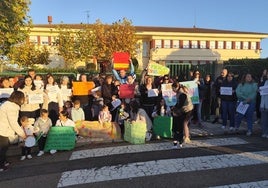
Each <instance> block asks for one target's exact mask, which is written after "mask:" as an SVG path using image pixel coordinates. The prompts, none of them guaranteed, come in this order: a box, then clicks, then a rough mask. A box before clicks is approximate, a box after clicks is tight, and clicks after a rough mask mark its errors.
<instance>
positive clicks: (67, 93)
mask: <svg viewBox="0 0 268 188" xmlns="http://www.w3.org/2000/svg"><path fill="white" fill-rule="evenodd" d="M61 93H62V95H64V96H68V97H70V96H71V95H72V89H66V88H61Z"/></svg>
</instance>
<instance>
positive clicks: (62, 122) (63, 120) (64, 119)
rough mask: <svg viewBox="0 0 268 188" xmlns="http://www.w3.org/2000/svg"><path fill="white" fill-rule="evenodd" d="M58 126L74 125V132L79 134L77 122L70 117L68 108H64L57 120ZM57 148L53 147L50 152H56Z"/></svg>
mask: <svg viewBox="0 0 268 188" xmlns="http://www.w3.org/2000/svg"><path fill="white" fill-rule="evenodd" d="M56 126H57V127H73V128H74V132H75V133H76V134H78V130H77V129H76V128H75V123H74V121H73V120H71V119H69V118H68V112H67V111H66V110H62V111H61V112H60V114H59V119H58V120H57V122H56ZM56 152H57V150H56V149H51V150H50V154H54V153H56Z"/></svg>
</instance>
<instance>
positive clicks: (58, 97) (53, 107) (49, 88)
mask: <svg viewBox="0 0 268 188" xmlns="http://www.w3.org/2000/svg"><path fill="white" fill-rule="evenodd" d="M44 89H45V93H46V94H47V96H48V101H47V107H44V108H45V109H47V110H48V114H49V118H50V119H51V121H52V125H55V124H56V121H57V119H58V117H59V112H60V111H62V109H63V99H62V94H61V91H60V88H59V86H58V84H57V83H56V82H55V79H54V77H53V76H52V75H51V74H48V75H47V79H46V84H45V87H44Z"/></svg>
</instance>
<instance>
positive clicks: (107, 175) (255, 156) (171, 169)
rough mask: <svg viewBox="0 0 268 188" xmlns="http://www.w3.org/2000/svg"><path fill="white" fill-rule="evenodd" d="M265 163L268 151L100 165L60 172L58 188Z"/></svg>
mask: <svg viewBox="0 0 268 188" xmlns="http://www.w3.org/2000/svg"><path fill="white" fill-rule="evenodd" d="M264 163H268V151H258V152H243V153H239V154H223V155H213V156H201V157H187V158H177V159H166V160H154V161H148V162H137V163H129V164H124V165H114V166H103V167H101V168H91V169H79V170H73V171H66V172H63V173H62V176H61V178H60V180H59V182H58V187H65V186H70V185H78V184H86V183H94V182H102V181H109V180H118V179H129V178H136V177H144V176H153V175H160V174H170V173H178V172H190V171H201V170H211V169H220V168H230V167H240V166H247V165H256V164H264Z"/></svg>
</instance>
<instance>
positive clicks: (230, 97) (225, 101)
mask: <svg viewBox="0 0 268 188" xmlns="http://www.w3.org/2000/svg"><path fill="white" fill-rule="evenodd" d="M221 87H226V88H230V90H232V92H230V93H224V92H223V91H221V92H220V98H221V106H222V111H221V113H222V128H223V129H225V128H226V125H227V119H228V118H229V120H230V126H229V130H230V131H233V130H234V126H235V107H236V102H237V97H236V93H235V89H236V87H237V83H236V81H235V80H234V74H233V73H230V72H229V73H228V75H227V79H225V80H223V82H222V85H221Z"/></svg>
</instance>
